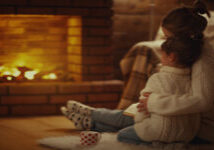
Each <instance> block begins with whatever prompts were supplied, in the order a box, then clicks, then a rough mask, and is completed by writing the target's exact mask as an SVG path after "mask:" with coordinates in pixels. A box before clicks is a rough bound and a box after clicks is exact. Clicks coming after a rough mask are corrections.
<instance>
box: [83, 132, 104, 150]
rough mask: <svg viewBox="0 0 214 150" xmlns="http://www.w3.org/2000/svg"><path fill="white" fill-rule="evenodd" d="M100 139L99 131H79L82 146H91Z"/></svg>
mask: <svg viewBox="0 0 214 150" xmlns="http://www.w3.org/2000/svg"><path fill="white" fill-rule="evenodd" d="M100 139H101V133H99V132H95V131H82V132H80V143H81V145H83V146H91V145H95V144H97V143H98V142H99V141H100Z"/></svg>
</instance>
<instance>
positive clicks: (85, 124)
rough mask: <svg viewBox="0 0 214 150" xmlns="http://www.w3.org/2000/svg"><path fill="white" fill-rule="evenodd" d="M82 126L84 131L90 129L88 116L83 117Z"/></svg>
mask: <svg viewBox="0 0 214 150" xmlns="http://www.w3.org/2000/svg"><path fill="white" fill-rule="evenodd" d="M82 125H83V127H84V128H85V129H91V117H90V116H85V117H84V118H83V122H82Z"/></svg>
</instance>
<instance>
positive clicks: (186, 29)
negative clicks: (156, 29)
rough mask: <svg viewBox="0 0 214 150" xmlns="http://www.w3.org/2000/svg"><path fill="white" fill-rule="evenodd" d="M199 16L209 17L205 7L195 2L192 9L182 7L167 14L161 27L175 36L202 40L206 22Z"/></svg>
mask: <svg viewBox="0 0 214 150" xmlns="http://www.w3.org/2000/svg"><path fill="white" fill-rule="evenodd" d="M201 14H207V16H208V17H210V13H209V11H208V10H207V7H206V5H205V4H204V3H203V2H202V1H200V0H197V1H195V3H194V4H193V6H192V7H190V6H183V7H179V8H176V9H174V10H172V11H171V12H169V13H168V14H167V15H166V16H165V17H164V18H163V20H162V27H164V28H165V29H167V30H168V31H170V32H171V33H173V35H175V36H191V37H195V38H199V39H202V38H203V31H204V30H205V28H206V26H207V20H206V18H205V17H203V16H201Z"/></svg>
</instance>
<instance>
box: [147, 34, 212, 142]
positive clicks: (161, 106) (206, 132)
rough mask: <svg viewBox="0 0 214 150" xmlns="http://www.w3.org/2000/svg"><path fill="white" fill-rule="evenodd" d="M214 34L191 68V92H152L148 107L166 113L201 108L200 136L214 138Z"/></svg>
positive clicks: (174, 113) (191, 110)
mask: <svg viewBox="0 0 214 150" xmlns="http://www.w3.org/2000/svg"><path fill="white" fill-rule="evenodd" d="M213 76H214V38H209V39H205V46H204V48H203V52H202V56H201V58H200V59H199V60H198V61H197V62H196V63H195V64H194V66H193V68H192V83H191V88H192V94H189V93H186V94H184V95H171V94H156V93H152V94H151V95H150V96H149V99H148V105H147V107H148V111H149V112H151V113H157V114H161V115H165V116H175V115H176V116H177V115H178V116H179V115H187V114H192V113H199V112H201V126H200V129H199V133H198V134H197V136H198V137H200V138H203V139H206V140H209V141H212V142H214V77H213Z"/></svg>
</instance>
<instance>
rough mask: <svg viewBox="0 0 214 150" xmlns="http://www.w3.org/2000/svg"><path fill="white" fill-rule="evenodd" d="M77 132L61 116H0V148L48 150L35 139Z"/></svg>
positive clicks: (9, 149) (2, 149)
mask: <svg viewBox="0 0 214 150" xmlns="http://www.w3.org/2000/svg"><path fill="white" fill-rule="evenodd" d="M71 134H79V132H78V131H76V130H74V126H73V124H72V122H70V121H69V120H67V119H66V118H65V117H63V116H43V117H15V118H0V150H50V149H49V148H46V147H42V146H40V145H38V144H37V140H38V139H41V138H44V137H50V136H64V135H71Z"/></svg>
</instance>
